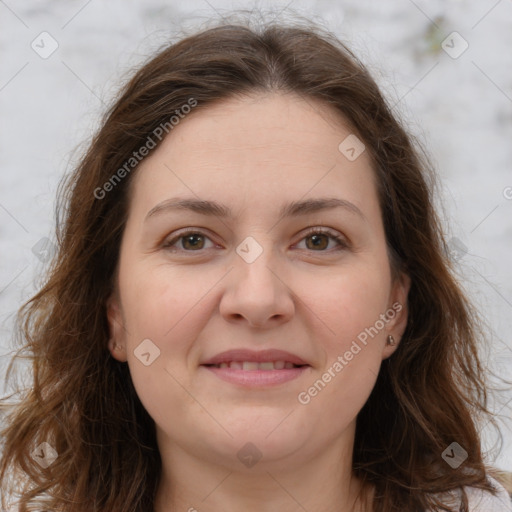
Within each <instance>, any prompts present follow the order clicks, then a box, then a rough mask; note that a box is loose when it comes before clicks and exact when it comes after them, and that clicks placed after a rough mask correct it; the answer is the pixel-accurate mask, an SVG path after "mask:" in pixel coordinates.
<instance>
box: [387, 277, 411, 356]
mask: <svg viewBox="0 0 512 512" xmlns="http://www.w3.org/2000/svg"><path fill="white" fill-rule="evenodd" d="M410 288H411V278H410V277H409V276H408V275H407V274H404V273H402V274H400V276H399V277H397V278H396V279H395V281H394V282H393V285H392V287H391V293H390V294H389V304H388V310H387V311H388V312H389V314H387V316H388V317H389V318H390V320H389V321H388V322H387V324H386V328H385V331H386V340H387V339H388V336H389V335H391V336H393V338H394V340H395V344H394V345H389V344H388V343H386V345H385V346H384V349H383V352H382V359H386V358H388V357H389V356H390V355H391V354H393V352H394V351H395V350H396V349H397V348H398V345H399V344H400V341H401V339H402V335H403V334H404V331H405V328H406V327H407V319H408V316H409V310H408V306H407V297H408V295H409V290H410Z"/></svg>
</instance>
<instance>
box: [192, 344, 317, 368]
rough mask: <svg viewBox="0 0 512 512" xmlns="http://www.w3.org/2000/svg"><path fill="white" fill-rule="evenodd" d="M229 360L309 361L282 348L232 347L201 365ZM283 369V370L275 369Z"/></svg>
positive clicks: (257, 361)
mask: <svg viewBox="0 0 512 512" xmlns="http://www.w3.org/2000/svg"><path fill="white" fill-rule="evenodd" d="M231 361H250V362H255V363H263V362H265V361H285V362H290V363H293V364H296V365H299V366H303V365H307V366H310V365H309V363H307V362H306V361H304V360H303V359H301V358H300V357H299V356H297V355H295V354H291V353H290V352H286V351H284V350H277V349H269V350H258V351H255V350H247V349H234V350H227V351H226V352H221V353H220V354H217V355H216V356H214V357H212V358H210V359H207V360H206V361H203V362H202V363H201V365H210V364H220V363H229V362H231ZM270 371H272V370H270ZM276 371H283V370H276Z"/></svg>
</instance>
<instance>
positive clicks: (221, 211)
mask: <svg viewBox="0 0 512 512" xmlns="http://www.w3.org/2000/svg"><path fill="white" fill-rule="evenodd" d="M335 208H343V209H345V210H347V211H349V212H351V213H354V214H356V215H358V216H359V217H361V218H362V219H363V220H366V217H365V216H364V215H363V212H362V211H361V210H360V209H359V208H358V207H357V206H356V205H355V204H353V203H351V202H350V201H347V200H346V199H340V198H338V197H325V198H317V199H306V200H304V201H293V202H291V203H288V204H285V205H284V206H283V207H282V208H281V211H280V213H279V216H280V217H298V216H300V215H306V214H308V213H316V212H319V211H324V210H333V209H335ZM173 210H189V211H193V212H195V213H199V214H201V215H208V216H215V217H221V218H233V217H234V215H233V212H232V211H231V209H230V208H229V207H227V206H225V205H223V204H220V203H217V202H216V201H208V200H205V199H194V198H180V197H174V198H171V199H167V200H165V201H162V202H161V203H159V204H157V205H156V206H155V207H154V208H152V209H151V210H150V211H149V212H148V214H147V215H146V219H145V220H146V221H147V220H148V219H149V218H151V217H154V216H155V215H158V214H162V213H165V212H169V211H173Z"/></svg>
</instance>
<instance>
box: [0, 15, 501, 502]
mask: <svg viewBox="0 0 512 512" xmlns="http://www.w3.org/2000/svg"><path fill="white" fill-rule="evenodd" d="M258 91H261V92H263V93H269V92H273V91H279V92H285V93H286V92H290V93H295V94H299V95H300V96H301V97H303V98H304V99H306V100H308V99H315V100H319V101H321V102H323V103H324V104H327V105H330V107H331V109H333V110H334V111H337V112H339V113H340V114H341V115H342V116H343V118H344V119H345V120H346V121H348V122H349V123H350V125H351V127H352V129H353V131H354V132H355V133H356V134H357V136H358V137H359V138H360V139H361V140H362V141H363V142H364V144H365V145H366V148H367V150H368V152H369V154H370V156H371V159H372V162H373V168H374V171H375V175H376V177H377V183H378V193H379V201H380V206H381V211H382V216H383V220H384V226H385V232H386V237H387V243H388V245H389V250H390V256H391V263H392V266H393V268H394V271H395V275H398V274H397V273H398V272H405V273H407V274H408V275H409V276H410V278H411V288H410V292H409V298H408V307H409V319H408V324H407V328H406V331H405V333H404V335H403V338H402V340H401V343H400V345H399V347H398V349H397V350H396V352H395V353H394V354H393V356H392V357H390V358H389V359H386V360H384V361H383V364H382V367H381V371H380V374H379V376H378V380H377V382H376V385H375V387H374V389H373V391H372V393H371V395H370V397H369V399H368V401H367V403H366V404H365V405H364V407H363V409H362V410H361V411H360V413H359V415H358V418H357V428H356V436H355V446H354V458H353V471H354V474H355V475H357V476H358V477H359V478H361V479H362V481H363V482H365V483H366V484H367V485H368V486H369V487H370V486H371V487H372V488H373V489H374V490H375V493H374V496H373V499H372V505H371V510H374V511H376V512H388V511H392V510H407V511H423V510H425V509H427V508H434V509H435V507H436V506H437V507H439V508H438V509H436V510H447V511H448V510H452V509H451V508H449V507H447V506H446V505H444V506H443V500H442V499H441V497H440V496H439V495H437V496H436V493H442V492H446V491H451V490H457V489H460V488H461V487H462V486H465V485H469V486H476V487H480V488H482V489H487V490H489V491H492V490H493V488H492V486H491V485H490V483H489V482H488V481H487V469H486V467H485V465H484V463H483V459H482V453H481V444H480V439H479V434H478V430H477V423H476V420H474V419H473V418H477V417H478V418H487V419H488V420H489V421H491V422H492V421H493V418H492V416H490V415H489V413H488V410H487V388H486V380H485V374H484V372H483V368H482V365H481V362H480V359H479V357H480V354H479V350H478V345H479V344H480V343H481V339H482V338H481V331H480V329H479V325H480V324H479V323H478V322H477V315H476V311H475V310H474V309H473V308H472V307H471V305H470V303H469V302H468V301H467V299H466V298H465V295H464V293H463V292H462V291H461V289H460V287H459V285H458V284H457V282H456V279H455V278H454V275H453V269H452V263H451V260H450V258H449V254H448V251H447V246H446V243H445V239H444V235H443V230H442V226H441V223H440V221H439V219H438V216H437V214H436V212H435V210H434V208H433V196H432V186H433V183H434V182H433V179H432V172H431V170H430V169H431V166H430V165H429V164H428V161H427V159H426V158H425V157H424V156H423V155H422V153H421V152H420V151H418V149H417V147H416V146H415V144H414V141H413V139H412V138H411V136H410V135H408V134H407V133H406V132H405V130H404V129H403V127H402V126H401V123H400V122H399V121H398V120H397V118H396V116H395V115H394V114H393V113H392V109H391V108H390V106H389V104H388V103H387V101H386V100H385V99H384V98H383V96H382V95H381V92H380V91H379V89H378V87H377V85H376V83H375V82H374V80H373V79H372V78H371V76H370V75H369V73H368V72H367V70H366V69H365V67H364V66H363V65H362V63H361V62H360V61H359V60H358V59H357V57H356V56H355V55H354V54H353V53H352V52H351V51H350V50H349V49H348V48H347V47H346V46H345V45H344V44H343V43H342V42H340V41H339V40H338V39H337V38H336V37H334V36H333V35H331V34H329V33H327V32H326V31H323V30H321V29H319V28H317V27H312V26H301V25H299V24H297V25H294V26H292V25H289V26H283V25H280V24H267V25H266V26H264V27H262V28H260V29H252V28H250V27H249V26H248V25H247V26H246V25H244V24H237V25H221V26H217V27H214V28H210V29H208V30H203V31H202V32H200V33H197V34H195V35H192V36H189V37H186V38H185V39H182V40H181V41H179V42H177V43H175V44H171V45H169V46H167V47H166V48H164V49H163V50H161V51H159V52H158V54H157V55H156V56H154V57H153V58H151V59H150V60H148V62H146V63H145V64H144V65H143V66H142V67H141V68H140V69H139V70H138V71H137V72H136V73H135V74H134V76H133V77H132V78H131V80H130V81H129V82H128V83H127V84H126V85H125V86H124V88H123V90H122V91H121V93H120V95H119V97H118V99H117V101H115V103H114V105H113V106H112V107H111V108H110V109H109V111H108V112H106V114H105V116H104V119H103V123H102V127H101V128H100V130H99V132H98V133H97V134H96V136H95V137H94V138H93V140H92V142H91V144H90V146H89V148H88V150H87V152H86V154H85V155H84V157H83V158H82V159H81V161H80V163H79V165H78V166H77V167H76V169H75V170H74V172H73V173H72V174H71V175H70V176H69V177H68V179H67V180H66V181H63V182H62V188H61V189H60V190H59V199H60V203H59V205H60V209H59V210H58V215H57V240H58V247H59V250H58V254H57V255H56V257H55V260H54V261H53V264H52V266H51V268H50V270H49V272H48V278H47V280H46V282H45V284H44V286H43V288H42V289H41V290H40V291H39V293H37V294H36V295H35V296H34V297H33V298H32V299H31V300H30V301H28V302H27V303H26V304H24V305H23V307H22V308H21V309H20V311H19V317H18V325H19V336H20V338H21V340H20V341H21V343H22V344H23V345H24V346H23V347H22V350H21V353H22V354H23V353H24V354H25V357H28V358H30V360H31V362H32V369H33V384H32V385H31V387H30V388H29V389H28V390H26V392H25V393H24V395H23V397H22V398H21V399H20V400H19V401H18V402H17V404H16V405H15V406H13V407H12V411H10V414H9V416H8V417H6V418H5V420H6V422H7V427H6V428H5V430H4V431H3V435H4V441H3V442H4V447H3V457H2V460H1V466H0V484H1V486H0V489H2V491H3V493H2V498H4V497H5V496H6V495H8V494H14V495H16V494H18V495H19V497H20V510H21V511H25V510H28V509H29V508H28V507H29V505H32V506H33V505H35V504H37V503H39V504H43V503H44V505H43V506H44V507H47V508H50V509H52V510H55V511H69V512H84V511H97V512H107V511H108V512H112V511H120V510H123V511H125V512H147V511H150V510H152V507H153V502H154V498H155V493H156V489H157V484H158V481H159V478H160V470H161V469H160V468H161V460H160V455H159V452H158V447H157V443H156V437H155V426H154V422H153V420H152V418H151V417H150V416H149V415H148V413H147V412H146V410H145V409H144V407H143V406H142V404H141V402H140V401H139V399H138V397H137V394H136V392H135V389H134V387H133V384H132V382H131V378H130V374H129V370H128V366H127V365H126V364H123V363H120V362H118V361H116V360H115V359H114V358H112V357H111V356H110V354H109V352H108V349H107V341H108V339H109V328H108V323H107V318H106V301H107V298H108V297H109V295H110V294H111V292H112V290H113V289H114V285H115V275H116V272H115V271H116V267H117V263H118V257H119V248H120V240H121V236H122V234H123V230H124V226H125V222H126V217H127V211H128V203H129V198H130V196H129V193H128V192H129V184H130V183H131V181H132V178H133V175H134V174H135V172H137V169H136V165H135V166H133V170H132V168H131V167H126V162H127V161H128V160H129V159H130V158H131V157H132V155H133V154H134V152H136V151H137V150H138V149H139V148H141V147H142V146H144V145H145V144H147V140H148V136H151V134H154V133H155V129H156V128H157V127H159V126H165V123H167V127H168V128H169V126H168V125H169V119H170V118H171V116H172V115H174V113H175V112H176V110H179V109H180V108H182V107H183V105H186V104H187V103H188V104H190V100H191V99H193V101H196V102H197V106H195V109H194V111H199V110H202V109H207V108H208V106H209V105H212V104H213V103H214V102H216V101H221V100H223V99H228V98H230V97H232V96H234V95H243V94H246V93H254V92H258ZM191 115H193V113H192V114H191ZM168 132H169V134H170V135H169V136H171V137H172V131H171V130H170V128H169V130H168ZM158 142H159V141H158V140H157V141H156V143H157V144H156V145H158ZM130 165H131V164H130ZM123 166H124V169H125V172H124V173H120V172H119V169H121V168H123ZM114 176H117V178H119V179H113V177H114ZM107 183H110V186H108V185H105V184H107ZM10 371H11V366H10V367H9V372H10ZM6 406H7V402H6V401H5V400H4V407H6ZM454 441H455V442H457V443H458V444H459V445H460V446H461V447H462V448H464V449H465V450H466V451H467V459H466V460H465V461H464V462H463V464H461V465H460V466H459V467H458V468H452V467H451V466H450V465H448V464H447V463H446V462H445V460H443V458H442V454H443V452H444V451H445V449H446V448H447V447H449V445H451V443H452V442H454ZM44 442H47V443H48V444H49V445H51V446H52V447H53V448H54V450H55V452H56V455H57V458H56V459H55V460H54V461H53V463H52V464H51V465H49V466H48V467H47V468H43V467H41V465H40V464H39V463H38V462H37V460H36V458H37V457H34V456H33V454H34V450H36V449H37V447H40V445H41V443H44ZM39 449H41V448H39ZM10 484H12V487H11V486H10ZM462 496H463V502H466V498H465V494H464V493H462ZM3 505H4V507H5V506H6V505H5V503H4V504H3ZM40 506H41V505H40ZM368 510H370V508H369V509H368Z"/></svg>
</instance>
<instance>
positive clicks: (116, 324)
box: [107, 292, 127, 363]
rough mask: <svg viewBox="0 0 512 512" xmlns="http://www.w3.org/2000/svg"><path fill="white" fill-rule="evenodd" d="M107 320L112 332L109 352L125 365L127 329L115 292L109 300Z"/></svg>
mask: <svg viewBox="0 0 512 512" xmlns="http://www.w3.org/2000/svg"><path fill="white" fill-rule="evenodd" d="M107 319H108V326H109V331H110V338H109V341H108V350H109V351H110V354H111V355H112V357H113V358H114V359H117V360H118V361H120V362H122V363H124V362H126V360H127V357H126V341H127V340H126V329H125V326H124V318H123V314H122V311H121V306H120V301H119V298H118V294H117V293H116V292H113V293H112V295H111V296H110V297H109V298H108V299H107Z"/></svg>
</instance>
